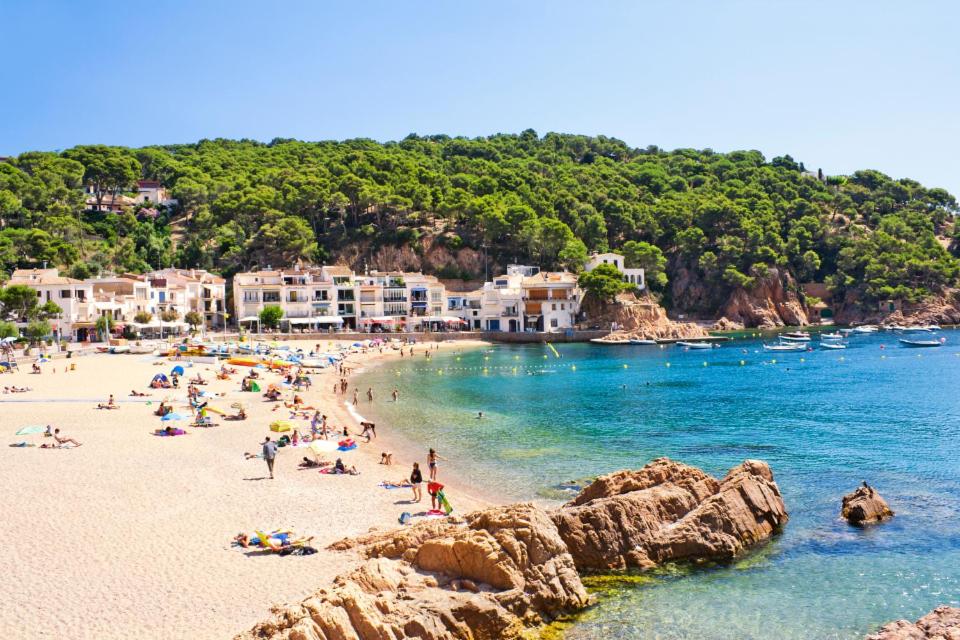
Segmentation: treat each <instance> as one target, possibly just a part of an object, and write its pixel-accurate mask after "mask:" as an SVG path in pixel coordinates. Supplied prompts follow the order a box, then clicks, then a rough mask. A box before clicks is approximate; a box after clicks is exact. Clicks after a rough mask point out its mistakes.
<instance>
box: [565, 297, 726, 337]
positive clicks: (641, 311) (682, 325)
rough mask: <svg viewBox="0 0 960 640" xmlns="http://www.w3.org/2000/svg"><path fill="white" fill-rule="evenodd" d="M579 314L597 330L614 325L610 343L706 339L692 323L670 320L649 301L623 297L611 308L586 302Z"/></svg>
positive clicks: (659, 307)
mask: <svg viewBox="0 0 960 640" xmlns="http://www.w3.org/2000/svg"><path fill="white" fill-rule="evenodd" d="M583 310H584V312H585V313H586V314H587V317H589V318H590V321H591V323H597V324H599V325H600V327H601V328H604V329H606V328H608V327H610V326H611V324H612V323H616V325H617V327H618V330H617V331H615V332H613V333H612V334H611V335H610V337H611V338H612V339H629V338H643V339H648V340H671V339H673V340H676V339H683V338H703V337H706V336H708V335H709V333H707V330H706V329H704V328H703V327H701V326H700V325H698V324H696V323H693V322H676V321H674V320H671V319H670V318H668V317H667V312H666V310H665V309H664V308H663V307H661V306H660V305H659V304H657V302H656V301H655V300H654V299H653V298H650V297H643V298H637V297H635V296H634V295H633V294H623V295H620V296H618V297H617V300H616V302H614V303H612V304H599V303H597V302H596V301H594V300H590V299H587V300H585V301H584V307H583Z"/></svg>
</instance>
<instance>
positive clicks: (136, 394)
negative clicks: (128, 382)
mask: <svg viewBox="0 0 960 640" xmlns="http://www.w3.org/2000/svg"><path fill="white" fill-rule="evenodd" d="M149 395H150V394H149V393H141V392H140V391H137V390H136V389H134V390H132V391H130V396H131V397H134V398H146V397H148V396H149Z"/></svg>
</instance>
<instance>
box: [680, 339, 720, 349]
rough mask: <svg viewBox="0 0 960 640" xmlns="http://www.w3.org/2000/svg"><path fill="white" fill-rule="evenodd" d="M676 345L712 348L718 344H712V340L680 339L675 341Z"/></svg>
mask: <svg viewBox="0 0 960 640" xmlns="http://www.w3.org/2000/svg"><path fill="white" fill-rule="evenodd" d="M677 346H678V347H684V348H686V349H713V348H714V347H719V346H720V345H718V344H713V343H712V342H686V341H684V340H680V341H679V342H677Z"/></svg>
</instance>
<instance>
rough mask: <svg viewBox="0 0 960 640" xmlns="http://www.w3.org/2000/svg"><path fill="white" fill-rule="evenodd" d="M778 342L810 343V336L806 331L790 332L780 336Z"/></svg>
mask: <svg viewBox="0 0 960 640" xmlns="http://www.w3.org/2000/svg"><path fill="white" fill-rule="evenodd" d="M780 340H787V341H788V342H810V334H809V333H807V332H806V331H790V332H789V333H783V334H780Z"/></svg>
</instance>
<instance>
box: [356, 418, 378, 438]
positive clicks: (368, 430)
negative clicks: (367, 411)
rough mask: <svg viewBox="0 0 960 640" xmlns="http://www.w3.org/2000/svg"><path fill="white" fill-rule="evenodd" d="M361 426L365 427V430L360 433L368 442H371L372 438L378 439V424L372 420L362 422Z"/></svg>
mask: <svg viewBox="0 0 960 640" xmlns="http://www.w3.org/2000/svg"><path fill="white" fill-rule="evenodd" d="M360 426H361V427H363V431H362V432H361V433H360V435H361V436H363V437H365V438H366V439H367V442H370V440H371V439H376V437H377V425H375V424H374V423H372V422H361V423H360Z"/></svg>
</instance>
